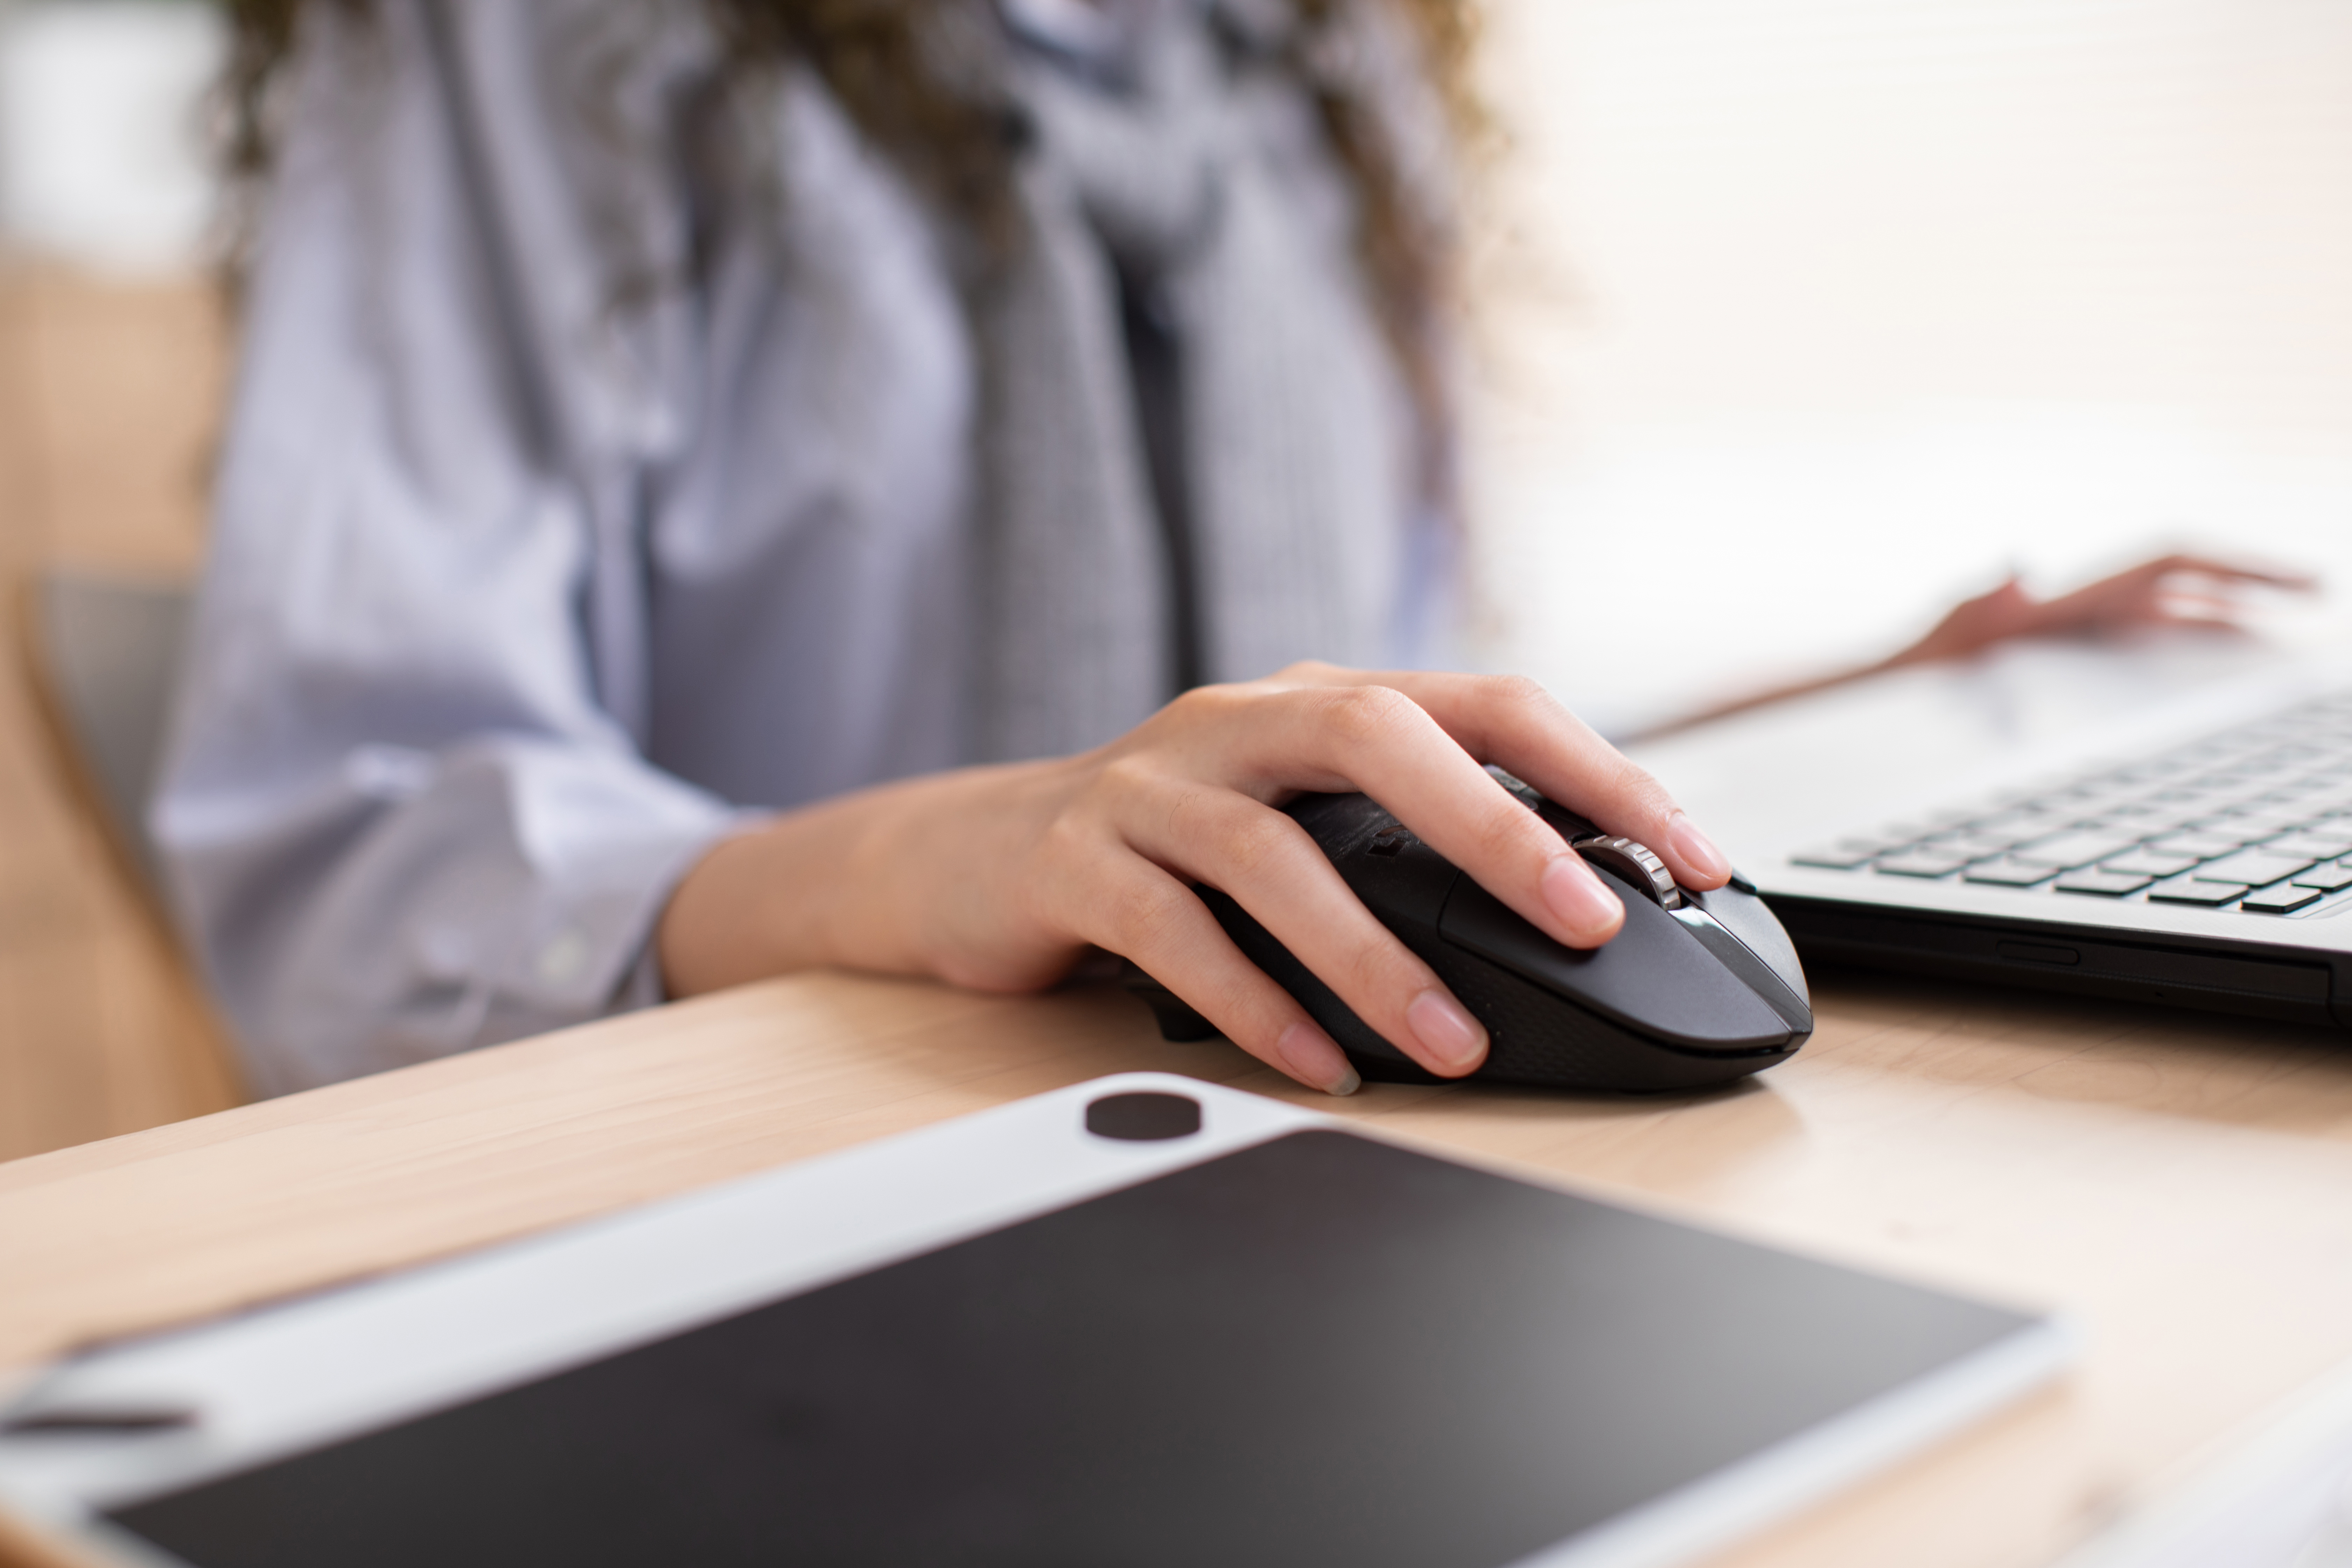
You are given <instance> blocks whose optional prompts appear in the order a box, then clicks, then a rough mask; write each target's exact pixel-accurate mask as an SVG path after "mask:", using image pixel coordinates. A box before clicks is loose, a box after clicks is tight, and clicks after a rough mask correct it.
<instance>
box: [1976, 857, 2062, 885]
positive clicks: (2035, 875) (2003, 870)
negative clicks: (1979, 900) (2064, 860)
mask: <svg viewBox="0 0 2352 1568" xmlns="http://www.w3.org/2000/svg"><path fill="white" fill-rule="evenodd" d="M2057 874H2058V868H2057V867H2055V866H2028V865H2026V864H2024V863H2023V862H2022V861H2018V860H1988V861H1986V862H1985V863H1984V864H1983V865H1981V866H1971V867H1969V869H1968V874H1967V875H1966V876H1964V877H1962V878H1961V879H1960V880H1962V881H1963V882H1983V883H1987V884H1989V885H1990V886H1992V887H1996V888H2032V887H2038V886H2040V885H2041V884H2042V883H2043V882H2046V881H2048V880H2049V879H2051V878H2053V877H2054V876H2056V875H2057Z"/></svg>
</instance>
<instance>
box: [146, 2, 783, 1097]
mask: <svg viewBox="0 0 2352 1568" xmlns="http://www.w3.org/2000/svg"><path fill="white" fill-rule="evenodd" d="M564 10H565V6H564V5H560V4H559V5H525V4H523V3H522V0H398V3H386V4H382V5H375V6H372V7H368V8H366V9H365V11H363V12H362V11H358V10H356V9H347V8H345V7H339V6H317V7H310V8H307V9H306V11H305V13H304V15H305V16H306V18H309V22H308V23H307V28H308V30H307V32H306V35H305V37H304V39H303V42H302V47H301V48H300V50H299V54H298V58H297V61H296V63H295V67H294V71H293V76H292V79H291V80H290V83H289V87H290V90H291V100H290V111H289V125H288V131H287V135H286V137H285V143H284V151H283V153H282V156H281V161H280V165H279V168H278V173H277V175H276V177H275V179H274V181H273V185H272V189H271V192H270V195H269V199H268V210H267V213H266V215H265V217H264V220H263V224H262V230H261V235H260V240H259V245H258V247H257V258H256V267H255V271H254V274H253V278H252V281H251V287H250V289H249V290H248V294H247V300H246V319H245V322H244V344H243V357H242V363H241V370H240V378H239V384H238V387H237V392H236V399H235V403H234V406H233V409H232V413H231V416H230V422H229V426H228V429H227V432H226V439H225V445H224V449H223V463H222V469H221V473H220V478H219V482H218V489H217V492H216V498H215V524H214V527H215V538H214V546H213V552H212V555H211V559H210V562H209V564H208V569H207V574H206V579H205V586H204V592H203V595H202V600H201V605H200V607H199V610H198V613H197V616H196V624H195V629H194V640H193V645H192V647H191V649H190V655H189V660H188V663H187V666H186V668H185V669H184V676H183V686H182V691H181V700H180V703H179V707H178V710H177V718H176V721H175V729H174V740H173V748H172V753H171V757H170V760H169V763H168V764H167V769H166V773H165V775H164V779H163V785H162V788H161V790H160V792H159V795H158V796H157V799H156V801H155V803H154V807H153V810H152V828H153V830H154V833H155V837H156V839H157V841H158V844H159V846H160V847H161V849H162V852H163V857H164V858H165V862H166V864H167V866H168V868H169V871H170V874H171V877H172V879H173V892H174V895H175V898H176V900H177V901H178V904H179V907H180V910H181V912H182V915H183V918H184V922H185V925H186V927H187V929H188V931H189V933H190V935H191V937H192V939H193V941H194V945H195V946H196V948H197V949H198V951H199V952H200V954H201V957H202V960H203V963H204V964H205V969H206V971H207V973H208V974H209V977H210V979H211V982H212V984H213V985H214V987H215V993H216V994H217V996H218V998H219V999H220V1001H221V1003H222V1004H223V1005H224V1007H225V1009H226V1013H227V1015H228V1016H229V1019H230V1020H231V1022H232V1024H233V1025H234V1026H235V1028H236V1033H237V1035H238V1036H239V1037H240V1040H241V1043H242V1046H243V1047H244V1050H245V1052H246V1056H247V1062H248V1066H249V1068H250V1069H251V1071H252V1073H253V1076H254V1078H255V1079H256V1082H257V1087H258V1088H259V1089H262V1090H264V1091H265V1092H269V1093H280V1092H285V1091H288V1090H290V1089H299V1088H304V1087H308V1086H310V1085H314V1084H320V1083H325V1082H331V1081H333V1080H336V1079H344V1078H349V1077H352V1076H354V1075H357V1074H361V1073H367V1072H373V1071H377V1070H380V1069H383V1068H390V1067H394V1066H398V1065H401V1064H404V1063H407V1062H412V1061H416V1060H420V1059H423V1058H431V1057H436V1056H441V1055H444V1054H446V1053H449V1052H453V1051H459V1050H464V1049H467V1048H468V1047H475V1046H479V1045H484V1044H488V1043H490V1042H494V1041H498V1040H502V1039H509V1038H512V1037H519V1036H522V1035H526V1034H530V1033H534V1032H537V1031H540V1030H543V1029H547V1028H551V1027H555V1026H562V1025H565V1024H571V1023H574V1022H578V1021H580V1020H583V1019H586V1018H589V1017H593V1016H596V1015H598V1014H599V1013H602V1012H604V1011H607V1010H610V1009H612V1008H614V1007H616V1006H619V1005H627V1004H630V1003H633V1002H640V1001H644V1000H649V999H652V998H653V997H655V996H656V995H657V994H658V992H659V984H658V978H657V976H656V974H655V973H653V971H652V969H651V967H650V965H651V960H650V957H649V955H648V952H647V947H648V939H649V933H650V931H651V930H652V927H653V924H654V922H655V921H656V919H657V918H658V916H659V913H660V910H661V909H662V907H663V904H664V903H665V901H666V900H667V897H668V894H669V891H670V889H671V888H672V887H673V885H674V884H675V882H676V880H677V878H678V877H679V876H680V875H681V874H682V873H683V871H684V870H685V868H687V867H688V866H689V865H690V864H691V863H692V862H693V861H694V860H695V859H696V858H698V857H699V855H700V854H701V853H702V852H703V851H704V850H705V849H706V848H707V847H709V845H710V844H711V843H712V842H713V841H714V840H715V839H716V838H718V837H720V836H722V835H724V834H726V833H728V832H730V831H731V830H734V829H735V828H737V827H739V826H740V825H741V824H742V823H743V822H744V820H745V818H744V816H743V814H741V813H740V812H739V811H737V810H735V809H734V808H732V807H730V805H728V804H727V803H725V802H724V801H722V800H720V799H719V798H717V797H716V796H714V795H711V794H709V792H707V791H704V790H702V789H698V788H696V787H694V786H692V785H690V784H687V783H685V782H684V781H682V780H680V779H678V778H677V777H675V776H673V775H671V774H668V773H665V772H663V771H662V770H660V769H658V768H656V767H655V766H654V765H652V764H651V763H648V762H647V761H646V758H645V757H644V756H643V754H642V753H641V751H640V746H639V734H640V732H641V728H642V715H639V714H634V713H632V712H631V711H630V708H631V705H632V703H634V702H635V701H637V700H638V699H637V698H636V697H635V696H634V695H633V694H634V693H636V692H641V691H642V689H643V688H644V673H643V668H642V665H643V661H644V658H645V651H644V649H645V639H644V636H643V627H642V626H641V625H640V624H638V621H639V619H641V616H642V608H641V606H642V605H644V603H645V602H646V596H647V588H646V583H645V581H644V567H643V565H642V562H643V559H644V552H643V549H642V544H641V542H639V541H638V539H637V536H636V530H637V528H638V526H639V519H638V510H639V508H640V505H641V502H640V500H639V498H640V497H641V496H642V495H643V494H644V493H645V486H646V483H647V482H648V479H647V475H648V474H649V473H650V472H652V471H654V470H655V469H656V468H657V466H658V463H659V460H660V456H661V450H662V442H663V440H664V439H666V438H667V437H665V434H664V432H665V430H666V429H670V428H671V427H672V426H675V424H676V420H675V418H674V417H671V416H667V415H666V413H665V408H664V404H663V398H662V395H661V391H660V389H661V387H662V385H663V384H664V380H663V375H662V374H661V365H660V353H659V350H660V348H661V339H660V335H659V333H658V331H650V330H649V331H647V332H645V333H641V334H640V341H639V342H637V343H636V344H635V349H636V350H637V351H643V352H636V353H634V357H633V355H632V353H624V352H619V351H616V350H614V347H613V342H612V340H611V337H610V326H611V321H612V319H613V317H612V307H613V304H614V301H613V300H611V299H610V298H607V297H603V296H605V295H606V294H607V293H608V292H609V289H610V287H611V285H610V270H611V269H610V268H604V267H602V266H600V265H599V264H598V263H597V260H596V258H597V257H598V256H599V254H600V252H599V246H600V245H605V246H609V231H610V229H611V226H612V224H613V223H614V214H615V213H616V212H620V213H622V214H624V216H625V215H626V213H627V212H628V211H629V209H628V207H627V200H628V199H629V198H630V197H631V193H630V192H629V191H628V190H626V189H623V190H621V191H620V192H619V193H618V195H617V196H616V195H614V192H611V191H606V192H604V193H588V194H583V191H582V189H581V187H580V183H579V182H578V181H577V180H576V179H575V178H574V177H573V174H574V171H572V169H570V168H569V167H568V166H567V164H566V163H565V160H566V158H568V157H576V156H577V153H576V151H570V150H567V148H566V146H565V145H564V138H565V133H566V127H565V125H564V123H563V121H562V118H561V112H562V111H560V110H558V109H557V108H556V107H554V106H553V103H552V100H551V96H550V95H551V94H553V93H555V92H557V91H558V90H559V88H560V85H561V84H553V85H551V83H550V82H549V80H548V78H547V72H548V67H547V66H546V65H545V64H544V62H545V61H546V60H548V59H550V58H556V56H555V55H553V54H551V52H550V51H549V50H548V48H547V47H546V46H547V44H548V42H549V35H551V33H553V32H555V31H558V30H560V29H561V26H562V20H563V18H562V16H561V15H560V13H562V12H563V11H564ZM644 53H645V52H644V51H642V50H640V51H636V54H637V56H638V57H639V58H643V56H644ZM655 97H656V98H657V97H658V95H657V94H656V95H655ZM639 98H640V99H642V100H646V101H653V100H652V99H646V97H645V95H644V94H639ZM624 129H625V128H624ZM622 133H623V132H615V134H622ZM646 188H647V189H657V187H656V186H652V185H648V186H647V187H646ZM638 194H639V195H642V194H643V193H642V192H640V193H638ZM681 205H682V203H681ZM647 210H651V209H647ZM648 232H655V233H656V236H657V235H658V226H657V225H656V226H655V228H654V229H653V230H651V231H648ZM657 318H658V310H656V311H655V312H654V313H653V314H652V315H651V316H649V317H647V319H649V320H657ZM600 332H603V333H605V334H606V336H605V337H604V338H598V337H597V336H596V334H597V333H600ZM648 343H650V344H651V345H652V348H651V349H650V350H647V348H646V345H647V344H648ZM622 347H623V348H624V349H626V348H628V347H629V345H628V344H627V343H624V344H623V345H622ZM616 367H617V368H616ZM666 420H667V424H666ZM671 433H672V434H674V429H673V430H672V431H671ZM633 617H636V618H633Z"/></svg>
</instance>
